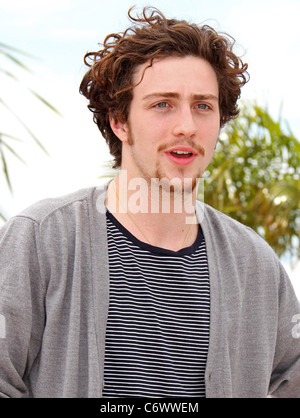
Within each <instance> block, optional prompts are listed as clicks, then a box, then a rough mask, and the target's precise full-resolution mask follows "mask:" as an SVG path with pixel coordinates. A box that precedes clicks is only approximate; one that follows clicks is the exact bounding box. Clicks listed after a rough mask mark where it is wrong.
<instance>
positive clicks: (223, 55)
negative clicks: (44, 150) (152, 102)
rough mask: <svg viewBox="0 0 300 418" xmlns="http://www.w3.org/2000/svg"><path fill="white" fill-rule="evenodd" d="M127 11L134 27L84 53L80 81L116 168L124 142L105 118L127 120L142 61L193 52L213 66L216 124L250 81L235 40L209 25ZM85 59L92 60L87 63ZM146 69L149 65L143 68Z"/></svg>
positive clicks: (231, 113)
mask: <svg viewBox="0 0 300 418" xmlns="http://www.w3.org/2000/svg"><path fill="white" fill-rule="evenodd" d="M131 12H132V8H131V9H129V11H128V16H129V19H130V20H131V21H132V22H134V25H133V26H132V27H129V28H128V29H126V30H125V31H124V32H123V33H112V34H110V35H108V36H107V37H106V38H105V40H104V44H103V49H101V50H100V51H98V52H89V53H87V54H86V55H85V57H84V62H85V64H86V65H87V66H88V67H90V69H89V70H88V71H87V73H86V74H85V76H84V77H83V80H82V82H81V84H80V93H81V94H83V95H84V96H85V97H86V98H87V99H88V100H89V104H88V108H89V109H90V110H91V111H92V112H93V114H94V116H93V120H94V122H95V123H96V124H97V126H98V128H99V130H100V132H101V133H102V135H103V136H104V138H105V139H106V142H107V144H108V146H109V149H110V153H111V154H112V155H113V156H114V158H115V162H114V168H117V167H120V165H121V158H122V142H121V141H120V140H119V138H117V137H116V135H115V134H114V133H113V131H112V129H111V127H110V122H109V118H110V115H111V116H112V117H113V118H114V119H115V120H120V121H122V122H126V121H127V119H128V113H129V107H130V103H131V100H132V90H133V88H134V87H135V86H136V85H138V84H139V83H140V82H141V81H142V79H141V80H140V81H139V82H138V83H137V84H135V85H133V74H134V70H135V69H136V67H137V66H138V65H140V64H144V63H146V62H150V64H149V66H151V65H152V62H153V60H154V59H155V58H165V57H168V56H179V57H180V56H182V57H184V56H187V55H192V56H197V57H201V58H203V59H205V60H207V61H208V62H209V63H210V64H211V65H212V67H213V69H214V71H215V73H216V75H217V79H218V84H219V107H220V127H222V126H224V125H225V123H226V122H228V121H229V120H231V119H233V118H235V117H237V116H238V113H239V110H238V107H237V100H238V99H239V97H240V93H241V87H242V86H243V85H244V84H246V82H247V81H248V73H247V68H248V65H247V64H246V63H243V62H242V60H241V58H240V57H238V56H237V55H236V54H235V53H234V52H233V46H234V44H235V40H234V39H233V38H232V37H230V36H229V35H225V34H223V35H221V34H218V33H217V32H216V31H215V30H214V29H213V28H211V27H210V26H208V25H203V26H202V27H200V26H198V25H196V24H190V23H188V22H186V21H185V20H175V19H166V17H165V16H164V15H163V14H162V13H161V12H160V11H159V10H157V9H156V8H152V7H151V8H147V7H145V8H144V9H143V13H142V16H137V17H134V16H132V14H131ZM88 59H90V60H91V63H88ZM147 68H148V67H147Z"/></svg>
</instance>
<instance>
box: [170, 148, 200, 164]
mask: <svg viewBox="0 0 300 418" xmlns="http://www.w3.org/2000/svg"><path fill="white" fill-rule="evenodd" d="M166 155H167V156H168V157H169V159H170V160H171V161H172V162H173V163H175V164H178V165H187V164H190V163H192V162H193V161H194V159H195V158H196V156H197V153H196V151H194V150H193V149H192V148H190V147H176V148H175V147H174V148H173V149H169V150H167V151H166Z"/></svg>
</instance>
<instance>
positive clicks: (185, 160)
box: [166, 152, 196, 165]
mask: <svg viewBox="0 0 300 418" xmlns="http://www.w3.org/2000/svg"><path fill="white" fill-rule="evenodd" d="M166 155H167V157H168V158H169V159H170V160H171V161H172V162H173V163H175V164H177V165H188V164H191V163H192V162H193V161H194V159H195V158H196V155H195V154H192V155H191V156H190V157H176V156H175V155H174V154H172V153H170V152H166Z"/></svg>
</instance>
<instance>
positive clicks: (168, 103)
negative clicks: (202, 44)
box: [115, 56, 220, 183]
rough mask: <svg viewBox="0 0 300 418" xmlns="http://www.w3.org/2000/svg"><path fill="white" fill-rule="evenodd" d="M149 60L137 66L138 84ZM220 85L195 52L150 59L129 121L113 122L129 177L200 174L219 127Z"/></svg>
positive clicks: (182, 177)
mask: <svg viewBox="0 0 300 418" xmlns="http://www.w3.org/2000/svg"><path fill="white" fill-rule="evenodd" d="M148 64H149V63H146V64H143V65H140V66H138V67H137V69H136V72H135V75H134V82H138V81H139V80H140V79H141V77H142V74H143V72H144V69H145V68H146V67H147V66H148ZM218 97H219V88H218V81H217V77H216V74H215V72H214V70H213V68H212V66H211V65H210V64H209V63H208V62H207V61H205V60H204V59H201V58H197V57H194V56H186V57H168V58H164V59H161V60H155V61H154V62H153V65H152V66H151V67H149V68H147V69H146V71H145V73H144V77H143V80H142V82H141V83H140V84H139V85H138V86H136V87H135V88H134V89H133V98H132V102H131V104H130V109H129V117H128V121H127V122H126V123H125V124H122V123H120V122H118V123H117V124H116V127H117V130H115V133H116V135H117V136H118V137H119V138H120V139H121V140H122V142H123V148H122V165H121V168H122V169H123V170H127V173H128V176H129V178H132V177H143V178H145V179H146V180H147V181H148V182H149V183H150V181H151V179H152V178H157V179H161V178H167V179H168V180H170V181H171V180H172V179H173V178H180V179H181V180H183V179H187V178H189V179H193V180H194V181H195V180H196V179H197V178H200V177H201V175H202V174H203V172H204V171H205V169H206V167H207V166H208V164H209V162H210V161H211V158H212V156H213V153H214V149H215V146H216V143H217V138H218V135H219V130H220V112H219V101H218Z"/></svg>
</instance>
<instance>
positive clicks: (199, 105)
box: [197, 103, 208, 110]
mask: <svg viewBox="0 0 300 418" xmlns="http://www.w3.org/2000/svg"><path fill="white" fill-rule="evenodd" d="M197 107H198V109H200V110H206V109H208V106H207V104H205V103H199V104H198V105H197Z"/></svg>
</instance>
